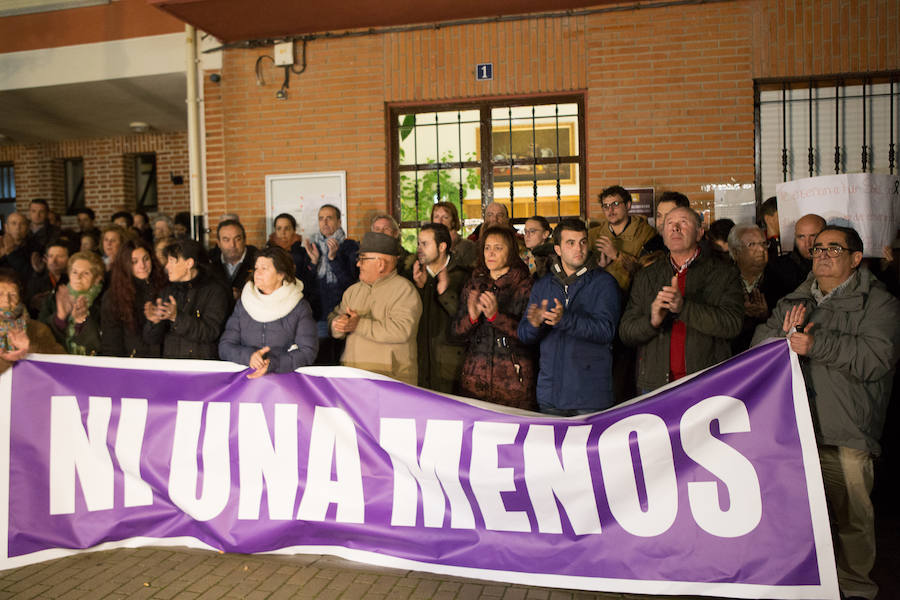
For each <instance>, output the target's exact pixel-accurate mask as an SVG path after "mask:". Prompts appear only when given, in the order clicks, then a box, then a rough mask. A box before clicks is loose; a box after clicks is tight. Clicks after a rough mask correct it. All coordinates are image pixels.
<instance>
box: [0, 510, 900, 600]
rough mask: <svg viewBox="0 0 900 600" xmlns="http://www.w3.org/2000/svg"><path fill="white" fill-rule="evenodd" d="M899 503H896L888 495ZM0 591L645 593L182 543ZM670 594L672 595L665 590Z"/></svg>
mask: <svg viewBox="0 0 900 600" xmlns="http://www.w3.org/2000/svg"><path fill="white" fill-rule="evenodd" d="M893 506H894V507H896V506H897V503H896V502H893ZM898 516H900V511H898V510H897V509H896V508H894V514H893V515H892V516H891V517H890V518H882V519H881V520H880V522H879V529H880V531H882V532H883V534H882V535H881V538H882V539H880V540H879V542H880V543H881V546H880V548H879V551H880V554H879V561H878V565H877V566H876V572H875V576H876V579H877V580H878V581H879V583H880V585H881V586H882V593H881V595H880V596H879V597H880V598H882V599H894V598H900V573H898V567H900V539H898V535H897V532H898V531H900V518H898ZM0 598H3V599H5V598H17V599H18V598H21V599H27V598H50V599H59V600H63V599H65V600H68V599H72V600H99V599H101V598H102V599H109V600H113V599H125V598H128V599H131V598H159V599H166V600H169V599H178V600H181V599H185V600H187V599H191V600H193V599H197V600H215V599H219V598H223V599H232V598H234V599H236V598H246V599H250V600H263V599H266V600H277V599H282V598H308V599H316V600H332V599H334V600H337V599H341V600H360V599H365V600H381V599H400V600H404V599H409V600H413V599H434V600H475V599H480V600H525V599H546V600H564V599H565V600H589V599H598V600H613V599H628V600H632V599H636V598H646V597H644V596H636V595H631V594H626V595H623V594H602V593H589V592H580V591H572V590H555V589H547V588H535V587H525V586H518V585H509V584H501V583H491V582H486V581H481V580H473V579H463V578H459V577H448V576H442V575H433V574H429V573H420V572H415V571H402V570H396V569H385V568H381V567H371V566H367V565H361V564H359V563H352V562H349V561H346V560H343V559H340V558H335V557H330V556H303V555H296V556H281V555H244V554H219V553H216V552H209V551H204V550H190V549H185V548H139V549H120V550H108V551H105V552H91V553H87V554H80V555H76V556H72V557H68V558H61V559H57V560H52V561H48V562H44V563H39V564H35V565H29V566H27V567H22V568H19V569H11V570H8V571H0ZM665 598H668V599H670V600H671V598H672V597H670V596H666V597H665Z"/></svg>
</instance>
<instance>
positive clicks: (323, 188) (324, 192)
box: [266, 171, 347, 240]
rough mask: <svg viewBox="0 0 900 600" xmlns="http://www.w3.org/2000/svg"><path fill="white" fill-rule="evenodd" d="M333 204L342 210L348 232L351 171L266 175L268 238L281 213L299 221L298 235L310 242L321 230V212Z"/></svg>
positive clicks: (342, 224) (343, 222) (345, 229)
mask: <svg viewBox="0 0 900 600" xmlns="http://www.w3.org/2000/svg"><path fill="white" fill-rule="evenodd" d="M323 204H333V205H334V206H337V207H338V208H340V209H341V227H343V228H344V231H347V172H346V171H330V172H322V173H292V174H289V175H266V237H268V236H269V235H270V234H271V233H272V231H273V229H274V227H273V225H274V224H273V222H272V221H273V220H274V218H275V217H276V216H277V215H280V214H281V213H288V214H290V215H293V217H294V218H295V219H297V233H299V234H300V235H301V236H303V239H304V240H306V239H308V238H309V236H311V235H312V234H314V233H316V232H317V231H319V209H320V208H321V207H322V205H323Z"/></svg>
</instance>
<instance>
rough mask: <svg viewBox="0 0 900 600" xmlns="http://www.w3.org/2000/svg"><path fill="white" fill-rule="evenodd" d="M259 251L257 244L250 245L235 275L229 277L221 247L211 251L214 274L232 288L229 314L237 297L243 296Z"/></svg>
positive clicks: (211, 264)
mask: <svg viewBox="0 0 900 600" xmlns="http://www.w3.org/2000/svg"><path fill="white" fill-rule="evenodd" d="M257 252H258V250H257V249H256V246H250V245H248V246H247V255H246V256H245V257H244V260H243V261H241V264H240V265H239V266H238V268H237V270H236V271H235V272H234V277H229V276H228V271H227V270H226V269H225V265H224V264H222V250H221V249H220V248H213V249H212V250H210V251H209V261H210V267H211V271H212V274H213V275H215V276H216V277H218V278H219V279H220V280H221V282H222V283H223V284H225V285H227V286H229V287H230V288H231V301H230V302H229V303H228V314H229V315H230V314H231V311H233V310H234V305H235V304H236V303H237V299H238V298H240V297H241V291H242V290H243V289H244V284H245V283H247V280H248V278H249V277H250V274H251V273H252V272H253V267H254V265H255V264H256V253H257Z"/></svg>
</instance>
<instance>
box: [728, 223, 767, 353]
mask: <svg viewBox="0 0 900 600" xmlns="http://www.w3.org/2000/svg"><path fill="white" fill-rule="evenodd" d="M768 250H769V243H768V241H766V234H765V232H763V230H762V229H760V228H759V227H757V226H756V225H736V226H734V227H732V228H731V231H729V232H728V252H729V254H731V258H732V259H734V264H735V265H737V268H738V271H740V273H741V284H742V285H743V286H744V324H743V327H742V328H741V332H740V333H739V334H738V336H737V337H736V338H734V339H733V340H731V351H732V353H734V354H737V353H739V352H743V351H744V350H746V349H747V348H749V347H750V340H751V339H753V331H754V330H755V329H756V326H757V325H760V324H762V323H765V322H766V319H768V318H769V312H770V307H771V306H774V305H775V302H777V300H778V298H772V299H771V302H770V295H769V293H768V287H767V280H766V276H765V274H764V273H765V270H766V264H767V263H768V262H769V253H768Z"/></svg>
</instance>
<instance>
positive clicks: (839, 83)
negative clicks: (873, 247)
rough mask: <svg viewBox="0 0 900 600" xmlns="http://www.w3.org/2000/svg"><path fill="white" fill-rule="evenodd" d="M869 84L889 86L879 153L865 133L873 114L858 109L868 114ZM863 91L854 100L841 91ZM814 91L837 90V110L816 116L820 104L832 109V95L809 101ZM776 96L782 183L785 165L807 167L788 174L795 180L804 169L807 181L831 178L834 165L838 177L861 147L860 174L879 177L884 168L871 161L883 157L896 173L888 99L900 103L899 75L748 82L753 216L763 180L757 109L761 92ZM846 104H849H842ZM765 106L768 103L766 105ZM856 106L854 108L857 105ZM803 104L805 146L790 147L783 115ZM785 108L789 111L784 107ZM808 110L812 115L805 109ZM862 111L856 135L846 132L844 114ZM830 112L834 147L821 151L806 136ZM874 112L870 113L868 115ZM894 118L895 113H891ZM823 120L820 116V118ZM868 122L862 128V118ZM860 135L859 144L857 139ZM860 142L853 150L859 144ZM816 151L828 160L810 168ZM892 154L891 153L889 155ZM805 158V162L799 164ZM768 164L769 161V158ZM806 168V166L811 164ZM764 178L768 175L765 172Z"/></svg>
mask: <svg viewBox="0 0 900 600" xmlns="http://www.w3.org/2000/svg"><path fill="white" fill-rule="evenodd" d="M874 84H890V89H891V92H890V96H889V100H888V104H889V110H890V117H889V121H890V123H889V124H887V125H888V128H889V132H888V135H889V141H888V144H889V148H882V147H880V146H879V147H877V149H876V147H875V146H874V141H875V140H874V136H872V135H871V132H873V131H874V130H875V128H876V127H877V125H875V115H874V114H872V113H868V114H867V113H866V112H865V111H864V110H863V108H862V107H866V108H865V110H866V111H867V110H868V106H867V104H866V103H867V102H868V103H871V102H873V98H874V97H875V96H873V95H872V94H871V91H872V86H873V85H874ZM856 86H863V90H864V91H863V93H862V94H860V95H858V96H857V95H853V96H848V95H845V94H846V90H848V89H850V88H853V87H856ZM817 88H824V89H829V88H831V89H837V90H839V91H838V92H837V93H836V97H837V98H838V102H837V104H836V106H837V107H838V108H837V109H829V110H830V112H827V111H822V110H821V108H820V107H821V106H822V105H823V104H827V103H832V104H835V96H828V95H826V96H825V97H824V98H819V97H818V94H816V97H815V98H814V97H813V92H812V90H815V89H817ZM866 89H868V90H869V95H868V96H866V92H865V90H866ZM804 90H809V93H808V95H807V97H806V98H788V97H787V96H788V92H797V91H804ZM773 91H780V92H781V94H782V100H781V101H780V104H781V111H782V117H781V122H782V131H781V136H782V144H781V156H780V157H776V158H775V159H774V160H780V161H781V164H782V179H784V178H785V177H786V175H784V172H785V171H787V170H788V167H787V166H786V165H787V164H788V163H790V164H791V165H796V164H801V165H802V164H803V163H804V162H806V163H807V165H808V166H807V168H806V169H803V168H801V169H799V172H797V173H795V174H794V177H795V178H797V177H798V176H810V175H809V173H808V170H810V169H811V170H812V171H813V174H812V176H821V175H832V174H835V173H837V172H838V171H836V170H835V169H834V168H833V167H834V166H835V162H837V164H838V166H839V167H840V169H839V172H840V173H845V172H846V167H847V157H848V156H849V155H850V154H856V155H859V154H861V153H862V150H863V147H865V152H866V158H865V159H862V160H863V161H865V162H864V166H865V169H864V172H867V173H872V172H880V170H881V169H882V168H884V165H882V164H878V165H876V162H879V163H880V162H881V161H880V160H878V161H876V159H877V158H880V157H888V165H887V166H888V168H889V170H890V172H891V173H894V172H895V171H897V172H900V164H898V157H897V150H896V146H897V144H898V142H900V139H898V138H900V114H897V113H895V112H894V111H893V108H894V105H895V100H894V98H900V70H897V71H873V72H869V73H841V74H833V75H819V76H802V77H784V78H760V79H754V80H753V107H754V111H753V125H754V127H753V149H754V177H753V179H754V184H755V185H754V187H755V192H756V205H757V213H759V207H760V205H761V204H762V201H763V180H764V178H765V174H764V172H763V171H764V166H763V115H762V105H763V103H764V101H763V99H762V95H763V93H764V92H773ZM876 96H883V94H877V95H876ZM848 101H852V102H848ZM768 102H769V103H771V101H768ZM842 102H843V103H844V105H843V106H844V107H843V109H840V108H839V107H840V106H841V103H842ZM857 102H858V104H857ZM804 104H806V105H807V108H806V112H805V113H804V114H803V118H805V119H807V121H808V123H809V124H812V127H810V125H809V124H801V125H807V135H808V138H807V140H802V141H805V142H806V144H807V145H797V144H795V143H794V142H795V139H794V138H795V137H797V136H794V135H793V134H791V135H788V134H787V132H786V129H785V128H786V127H787V125H786V123H787V121H788V120H789V119H788V118H787V114H786V113H787V112H788V111H789V110H792V109H793V108H794V107H802V106H803V105H804ZM788 107H790V109H789V108H788ZM810 109H812V110H810ZM853 110H855V111H863V112H862V126H861V127H860V129H859V130H853V131H848V130H847V129H846V128H847V126H846V122H847V119H848V118H849V117H848V114H849V113H850V111H853ZM835 112H837V115H836V116H837V118H838V120H839V122H838V123H837V124H836V126H835V131H837V132H838V133H837V134H836V145H837V148H835V147H833V146H822V145H821V144H822V141H821V140H820V139H818V138H817V137H816V136H815V135H813V133H812V131H813V130H814V129H815V130H818V126H819V124H820V123H821V122H823V121H828V120H833V119H835ZM873 112H874V111H873ZM897 112H898V113H900V110H898V111H897ZM822 115H824V116H822ZM867 118H868V123H867V122H866V119H867ZM851 134H852V135H854V136H857V137H850V139H848V137H849V136H850V135H851ZM860 134H861V135H862V139H861V140H860V138H859V137H858V136H859V135H860ZM860 141H861V142H862V143H861V144H859V145H856V144H858V143H859V142H860ZM816 152H819V153H820V155H821V156H823V157H824V156H829V158H828V159H824V160H822V161H821V162H820V163H816V162H815V160H814V153H816ZM835 153H837V154H836V156H835V157H834V159H831V158H830V155H832V154H835ZM891 153H893V154H891ZM789 155H790V156H791V157H792V158H791V160H789V158H788V156H789ZM795 156H796V157H801V160H799V161H798V160H797V159H796V158H794V157H795ZM804 159H806V160H804ZM769 160H770V161H771V160H773V159H771V158H770V159H769ZM809 163H812V164H811V165H810V164H809ZM766 172H767V173H768V171H766ZM757 218H760V215H759V214H757Z"/></svg>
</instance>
